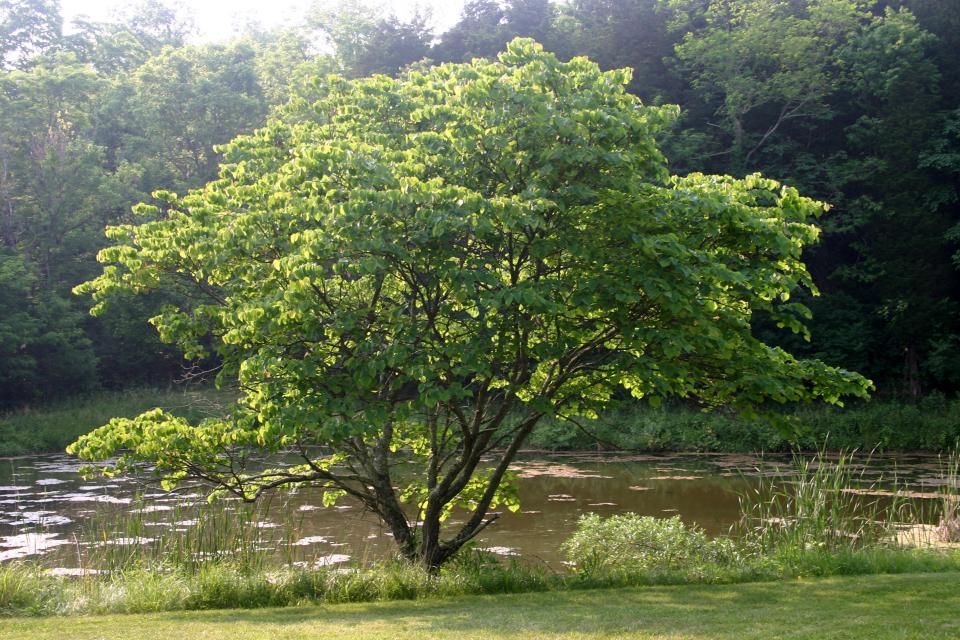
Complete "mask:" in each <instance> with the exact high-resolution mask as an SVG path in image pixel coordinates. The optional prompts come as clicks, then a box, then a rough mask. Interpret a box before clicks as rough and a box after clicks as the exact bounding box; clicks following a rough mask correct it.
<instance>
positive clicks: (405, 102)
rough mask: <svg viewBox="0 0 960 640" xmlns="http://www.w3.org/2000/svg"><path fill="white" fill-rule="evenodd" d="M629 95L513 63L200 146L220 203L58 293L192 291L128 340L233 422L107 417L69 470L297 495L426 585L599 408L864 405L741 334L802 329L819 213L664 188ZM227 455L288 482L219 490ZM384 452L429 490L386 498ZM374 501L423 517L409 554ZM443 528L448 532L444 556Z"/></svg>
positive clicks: (649, 118)
mask: <svg viewBox="0 0 960 640" xmlns="http://www.w3.org/2000/svg"><path fill="white" fill-rule="evenodd" d="M628 81H629V73H628V72H626V71H610V72H602V71H600V70H599V69H598V68H597V66H596V65H594V64H593V63H591V62H590V61H588V60H586V59H584V58H575V59H573V60H572V61H570V62H567V63H564V62H561V61H559V60H558V59H557V58H556V57H555V56H553V55H551V54H546V53H544V52H543V51H542V49H541V48H540V47H539V46H538V45H536V44H535V43H533V42H532V41H529V40H515V41H514V42H512V43H511V44H510V45H509V46H508V48H507V51H506V52H504V53H503V54H501V55H500V57H499V60H498V61H496V62H491V61H485V60H475V61H473V62H472V63H470V64H462V65H443V66H439V67H434V68H431V69H429V70H427V71H424V72H420V71H411V72H409V73H408V74H406V75H404V76H402V77H401V78H400V79H398V80H391V79H389V78H387V77H385V76H375V77H373V78H369V79H363V80H356V81H346V80H343V79H341V78H338V77H334V76H331V77H328V78H327V79H326V80H325V81H324V84H323V93H322V95H321V96H320V97H319V99H318V100H317V101H316V102H314V103H313V104H311V105H307V104H304V103H302V102H298V103H291V105H290V107H289V108H288V110H287V111H286V112H283V111H282V112H281V113H280V116H279V117H278V118H276V119H274V120H272V121H271V122H270V123H269V124H268V126H267V127H265V128H264V129H261V130H259V131H257V132H256V133H254V134H252V135H249V136H243V137H240V138H238V139H237V140H235V141H234V142H232V143H230V144H229V145H225V146H224V147H223V151H224V153H225V156H226V163H225V164H224V166H223V167H222V168H221V173H220V175H221V177H220V179H219V180H217V181H214V182H211V183H209V184H208V185H207V186H206V187H204V188H203V189H201V190H196V191H192V192H190V193H189V194H187V195H186V196H184V197H178V196H176V195H174V194H171V193H160V192H158V193H156V194H155V196H156V197H157V198H158V199H161V200H163V201H165V202H166V207H165V210H164V211H160V210H159V209H157V208H155V207H149V206H147V205H142V206H141V207H140V208H139V209H138V211H139V213H140V214H141V215H143V216H145V217H148V218H155V219H153V220H151V221H148V222H145V223H143V224H139V225H123V226H116V227H112V228H111V229H110V230H109V231H108V234H109V236H110V237H111V238H112V239H113V240H114V241H115V242H116V244H115V245H114V246H112V247H109V248H107V249H104V250H103V251H102V252H101V253H100V259H101V261H103V262H105V263H108V266H106V267H105V269H104V272H103V274H102V275H101V276H100V277H98V278H96V279H94V280H92V281H89V282H87V283H85V284H83V285H81V286H80V287H78V288H77V291H78V292H81V293H89V294H92V295H93V297H94V300H95V302H96V306H95V307H94V313H95V314H96V313H99V312H101V311H102V310H103V309H104V308H105V305H107V304H108V303H109V302H110V301H111V299H113V298H115V297H116V295H117V294H131V293H142V292H148V291H152V290H157V289H161V290H163V289H167V290H170V289H173V288H175V287H176V288H178V289H177V290H182V291H184V293H186V292H187V291H190V290H192V294H193V297H191V298H184V300H187V299H189V300H191V301H193V300H199V301H200V302H198V303H193V302H191V304H179V305H171V306H169V307H167V308H165V309H164V310H163V312H162V313H161V314H160V315H158V316H156V317H155V318H153V320H152V322H153V324H154V325H155V326H156V327H157V329H158V331H159V333H160V336H161V338H162V339H163V340H165V341H168V342H174V343H176V344H178V346H179V347H180V348H181V349H183V351H184V352H185V354H186V356H187V357H188V358H195V357H203V356H205V355H207V353H208V346H207V345H208V344H210V345H212V347H213V349H215V350H216V353H217V355H218V356H219V358H221V359H222V361H223V362H224V369H223V371H222V372H221V374H220V377H221V379H222V380H226V379H229V378H231V377H234V376H236V378H237V379H238V381H239V383H240V386H241V388H243V389H244V398H243V401H242V402H241V403H239V404H238V405H237V407H236V411H235V413H234V414H233V415H232V416H231V417H229V418H228V419H226V420H207V421H204V422H201V423H200V424H188V423H187V422H186V421H184V420H181V419H179V418H174V417H171V416H168V415H166V414H164V413H163V412H160V411H156V412H150V413H147V414H143V415H142V416H140V417H138V418H135V419H133V420H130V419H117V420H114V421H112V422H111V423H110V424H109V425H107V426H105V427H103V428H102V429H99V430H97V431H95V432H93V433H91V434H89V435H87V436H84V437H82V438H81V439H80V440H79V441H78V442H77V443H76V444H75V445H73V446H72V447H71V449H70V450H71V451H72V452H75V453H77V454H79V455H81V456H82V457H84V458H87V459H91V460H107V459H110V458H113V457H114V456H116V455H118V454H119V455H120V457H119V459H118V461H117V462H116V464H115V465H114V466H115V467H116V468H120V469H122V468H126V467H128V466H129V465H130V464H133V463H139V462H150V463H151V464H153V465H154V466H155V468H156V470H157V471H158V472H159V473H161V474H163V475H164V476H165V478H166V481H167V482H170V483H173V482H175V481H177V480H178V479H180V478H183V477H184V476H185V475H186V474H187V473H188V472H189V471H190V470H197V469H205V470H208V471H205V472H204V475H205V476H206V477H207V478H208V479H211V478H212V479H213V480H214V481H215V482H216V483H217V484H218V485H219V486H220V488H221V489H222V490H225V491H228V492H231V493H233V494H235V495H237V496H242V497H244V498H246V499H252V498H255V497H256V496H258V495H260V494H261V493H263V492H264V491H267V490H269V489H272V488H275V487H278V486H283V485H290V484H297V483H300V482H319V483H322V484H323V485H324V486H326V487H328V488H330V489H334V490H338V491H342V492H345V493H347V494H349V495H352V496H354V497H357V498H359V499H361V500H362V501H364V502H365V503H366V504H368V505H370V506H372V507H373V508H374V509H375V510H376V511H377V512H378V513H379V514H380V515H381V516H382V517H383V518H384V519H385V520H386V521H387V522H388V523H389V524H390V526H391V528H392V532H393V534H394V536H395V538H396V540H397V541H398V544H400V546H401V549H403V550H404V551H405V553H407V554H408V555H412V554H414V553H416V554H424V555H425V556H431V557H430V559H429V560H428V562H431V563H434V562H435V563H436V564H439V563H440V562H442V561H443V560H444V559H445V558H446V557H448V556H449V555H450V554H452V553H453V552H455V551H456V550H457V549H458V548H459V547H460V546H461V545H462V544H463V543H464V542H466V541H467V540H469V539H470V538H471V537H473V535H475V534H476V533H477V532H478V531H479V530H480V529H481V528H482V527H483V526H485V521H484V517H485V515H486V512H487V510H488V509H489V508H490V507H492V506H493V505H495V504H498V503H499V504H505V505H509V504H510V502H511V501H510V499H509V496H508V493H507V491H508V489H507V488H506V487H507V486H508V485H505V484H504V483H503V482H502V481H503V479H504V477H505V472H506V468H507V466H508V465H509V462H510V460H511V459H512V457H513V455H514V454H515V453H516V451H517V449H518V448H519V446H520V445H521V444H522V443H523V442H524V440H525V439H526V438H527V436H528V435H529V433H530V432H531V431H532V430H533V429H534V428H535V426H536V424H537V422H538V421H539V420H540V418H541V417H543V416H545V415H546V416H554V417H557V416H562V415H584V416H591V415H595V413H596V411H597V410H599V409H602V408H603V407H604V406H605V405H606V403H607V401H608V399H609V398H610V396H611V394H613V393H615V392H617V391H618V390H619V389H622V388H626V389H629V390H630V391H631V393H632V394H633V395H634V396H635V397H638V398H640V397H646V396H650V397H653V398H659V397H664V396H680V397H696V398H699V399H701V400H702V401H703V402H706V403H709V404H735V405H737V406H740V407H741V408H743V409H745V410H751V409H752V407H754V406H759V405H761V404H763V403H764V402H767V401H772V402H775V403H785V402H796V401H810V400H824V401H826V402H829V403H840V401H841V397H842V396H844V395H848V394H854V395H861V396H862V395H865V394H866V391H867V389H868V388H869V387H870V383H869V382H868V381H866V380H865V379H863V378H862V377H860V376H859V375H857V374H855V373H851V372H848V371H845V370H842V369H838V368H833V367H828V366H826V365H824V364H823V363H821V362H818V361H813V360H797V359H796V358H794V357H793V356H791V355H790V354H788V353H787V352H785V351H783V350H781V349H777V348H773V347H770V346H768V345H766V344H764V343H763V342H761V341H760V340H758V339H757V338H756V337H755V336H754V335H753V333H752V330H751V321H752V318H753V316H754V314H755V313H758V312H764V313H766V314H767V315H768V316H769V317H772V318H773V319H774V320H775V321H776V322H777V323H778V324H779V326H781V327H784V328H785V329H787V330H790V331H793V332H796V333H800V334H803V333H804V331H805V329H804V325H803V322H804V320H805V319H806V318H807V317H808V312H807V311H806V309H805V308H804V307H803V306H802V305H798V304H795V303H791V302H788V301H789V299H790V296H791V294H792V293H793V292H794V291H795V290H798V289H801V288H806V289H810V290H814V286H813V283H812V281H811V280H810V277H809V274H808V273H807V271H806V268H805V267H804V265H803V263H802V261H801V253H802V251H803V248H804V246H805V245H808V244H810V243H812V242H813V241H814V240H815V239H816V237H817V228H816V227H815V226H813V225H812V224H811V222H810V218H812V217H814V216H817V215H819V213H820V212H821V211H822V209H823V205H822V204H820V203H818V202H815V201H813V200H809V199H806V198H803V197H802V196H800V195H799V194H798V193H797V192H796V190H794V189H792V188H789V187H784V186H782V185H780V184H778V183H777V182H775V181H773V180H769V179H765V178H762V177H760V176H758V175H753V176H749V177H747V178H746V179H743V180H736V179H733V178H729V177H716V176H704V175H701V174H693V175H690V176H687V177H683V178H678V177H674V178H671V177H670V176H669V175H668V173H667V170H666V167H665V164H664V159H663V157H662V155H661V154H660V153H659V151H658V150H657V147H656V143H655V139H654V135H655V133H656V132H657V131H658V130H660V129H661V128H662V127H663V126H664V125H665V124H666V123H667V122H668V121H669V120H670V118H671V117H672V115H673V114H674V109H673V108H670V107H661V108H657V107H646V106H643V105H642V104H640V103H639V101H638V100H637V99H636V98H634V97H633V96H631V95H629V94H628V93H627V92H626V91H625V88H624V87H625V85H626V83H627V82H628ZM285 114H286V115H285ZM185 284H186V285H187V286H188V287H190V288H189V289H182V287H184V285H185ZM207 336H212V338H213V340H212V342H207V341H206V338H207ZM508 415H509V416H511V418H512V419H513V418H515V419H516V422H514V423H512V425H511V426H509V427H506V428H505V429H503V430H500V429H499V427H500V426H501V425H502V424H504V419H505V418H506V417H507V416H508ZM495 435H497V437H496V438H495V437H494V436H495ZM316 447H322V448H323V450H326V451H335V452H340V453H344V454H346V455H347V456H348V460H349V464H348V465H347V468H349V469H350V472H349V473H343V472H341V471H340V469H339V468H337V467H330V466H329V465H326V466H325V465H323V464H321V461H322V460H323V457H322V456H317V455H316V454H313V453H311V451H312V450H313V449H314V448H316ZM504 447H505V450H504V453H502V454H501V455H500V456H499V457H498V462H497V464H496V465H495V466H494V468H493V469H492V470H491V471H490V472H489V475H488V476H484V477H482V478H480V477H478V476H476V475H475V469H476V468H477V464H478V462H479V460H480V458H481V456H483V455H485V454H487V453H489V452H491V451H492V450H495V449H502V448H504ZM243 448H255V449H259V450H260V451H261V452H263V453H267V454H269V453H276V452H279V451H282V450H288V449H292V450H294V451H297V452H298V453H299V455H301V456H302V458H303V463H302V466H300V467H294V468H291V469H270V470H262V471H257V472H253V473H250V474H247V475H238V474H234V473H226V474H222V473H220V472H219V471H218V469H224V468H234V467H233V466H232V462H231V461H232V460H233V459H234V458H235V457H236V456H237V455H238V451H240V450H242V449H243ZM401 449H403V450H404V452H403V454H402V455H414V456H416V457H418V458H419V463H420V464H421V465H422V466H421V468H422V469H424V470H425V471H426V477H424V478H422V479H417V480H415V481H414V482H415V484H414V485H408V486H401V487H400V488H399V492H397V490H395V489H394V485H395V484H396V483H397V482H399V479H397V478H391V475H390V469H389V467H390V464H391V463H390V460H391V458H392V457H393V456H395V455H396V454H397V452H398V450H401ZM398 496H402V497H406V498H407V499H413V498H417V505H418V507H419V508H420V509H422V510H423V511H424V522H425V523H426V524H425V526H424V530H425V531H426V533H427V536H426V537H422V538H419V539H420V540H421V543H420V544H421V550H420V551H417V552H414V551H412V548H411V545H413V544H415V539H417V538H418V535H419V534H416V533H415V532H413V531H412V530H411V528H410V526H409V524H408V523H407V519H406V516H405V515H403V514H402V512H401V511H400V509H399V503H398ZM453 505H461V506H465V507H467V508H469V509H470V510H471V511H472V514H473V515H472V516H471V517H470V518H469V519H468V521H467V523H466V524H465V525H463V527H462V528H461V530H460V532H459V533H457V534H456V535H455V536H454V537H453V538H451V539H450V540H448V541H446V542H442V543H441V542H439V541H438V540H437V539H434V536H436V535H438V530H439V521H440V520H442V519H443V518H444V517H445V515H446V514H447V513H449V510H450V508H451V507H452V506H453ZM432 554H437V555H436V556H435V557H433V556H432ZM424 555H420V556H418V557H424Z"/></svg>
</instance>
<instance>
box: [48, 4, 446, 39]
mask: <svg viewBox="0 0 960 640" xmlns="http://www.w3.org/2000/svg"><path fill="white" fill-rule="evenodd" d="M333 1H334V2H335V0H333ZM60 4H61V7H62V11H63V17H64V23H65V25H69V23H70V21H71V20H73V19H74V18H76V17H78V16H81V15H82V16H86V17H87V18H91V19H93V20H95V21H101V20H108V19H110V18H111V17H112V16H113V15H114V14H116V13H117V11H118V10H119V9H122V8H123V7H124V6H128V5H130V4H135V2H133V0H60ZM168 4H173V5H179V6H181V7H183V8H184V9H185V10H186V12H187V13H188V14H191V15H192V16H193V19H194V21H195V22H196V25H197V31H198V39H199V40H200V41H203V42H218V41H223V40H227V39H229V38H230V37H232V36H233V35H236V33H237V32H238V31H242V28H243V26H244V25H246V24H249V23H251V22H256V23H259V24H261V25H262V26H264V27H267V28H269V27H277V26H283V25H285V24H295V23H297V22H298V18H299V16H300V15H302V13H303V11H304V10H305V9H306V8H307V7H309V6H310V5H311V4H313V0H179V1H176V0H175V1H174V2H170V3H168ZM376 5H377V6H384V7H387V8H389V9H391V10H392V11H393V12H394V13H396V14H397V16H399V17H402V18H403V17H407V16H409V15H411V14H412V13H413V12H414V11H415V10H416V8H417V7H419V8H421V9H427V10H428V11H429V12H430V15H431V16H432V24H433V26H434V28H435V30H436V33H440V32H441V31H443V30H444V29H445V28H447V27H450V26H452V25H453V24H454V23H455V22H456V20H457V16H458V15H459V13H460V8H461V7H462V6H463V0H381V1H379V2H377V3H376ZM67 30H68V31H69V26H68V27H67Z"/></svg>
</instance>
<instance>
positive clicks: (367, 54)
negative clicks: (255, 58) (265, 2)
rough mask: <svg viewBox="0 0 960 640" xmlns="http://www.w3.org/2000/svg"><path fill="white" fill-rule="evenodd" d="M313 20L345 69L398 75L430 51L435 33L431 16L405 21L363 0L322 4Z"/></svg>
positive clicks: (352, 73)
mask: <svg viewBox="0 0 960 640" xmlns="http://www.w3.org/2000/svg"><path fill="white" fill-rule="evenodd" d="M309 22H310V23H311V24H312V25H313V26H314V27H315V28H316V29H317V30H318V31H320V33H322V34H323V37H324V38H325V39H326V41H327V42H328V43H329V44H330V45H332V47H333V49H334V50H335V51H336V58H337V61H338V62H339V64H340V67H341V69H342V70H343V73H344V74H346V75H347V76H350V77H358V76H369V75H373V74H374V73H384V74H387V75H396V74H397V73H398V72H399V71H400V70H401V69H402V68H403V67H405V66H407V65H409V64H412V63H414V62H417V61H419V60H421V59H423V58H425V57H427V54H429V53H430V39H431V37H432V34H431V32H430V28H429V27H428V26H427V16H425V15H421V14H417V15H414V16H413V17H412V18H410V19H409V20H407V21H403V20H401V19H400V18H398V17H397V16H396V15H393V14H386V13H384V11H383V9H382V8H379V7H377V6H376V5H374V4H372V3H370V2H366V1H363V0H351V1H350V2H337V3H335V4H328V5H326V6H318V7H317V8H316V9H315V11H314V13H313V15H311V16H310V19H309Z"/></svg>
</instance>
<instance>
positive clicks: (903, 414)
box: [529, 396, 960, 453]
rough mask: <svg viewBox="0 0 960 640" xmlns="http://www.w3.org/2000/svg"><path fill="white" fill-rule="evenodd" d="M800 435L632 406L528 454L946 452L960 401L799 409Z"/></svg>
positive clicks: (568, 430) (547, 435) (556, 429)
mask: <svg viewBox="0 0 960 640" xmlns="http://www.w3.org/2000/svg"><path fill="white" fill-rule="evenodd" d="M786 415H788V416H789V417H790V422H791V423H792V426H793V428H794V430H795V433H792V434H785V433H783V432H781V431H779V430H777V429H776V428H774V427H773V426H771V425H769V424H767V423H764V422H761V421H754V420H747V419H744V418H742V417H740V416H737V415H734V414H732V413H724V412H713V413H702V412H700V411H696V410H693V409H687V408H681V407H666V406H665V407H663V408H658V409H654V408H651V407H649V406H646V405H640V404H630V405H626V406H624V407H622V408H620V409H619V410H616V411H612V412H610V413H609V414H607V415H605V416H603V417H602V418H601V419H599V420H584V421H579V422H580V425H581V427H582V428H580V427H578V426H574V425H573V424H571V423H569V422H562V421H550V422H547V423H546V424H544V425H543V426H542V427H541V428H539V429H538V430H537V431H536V432H535V433H534V434H533V437H532V439H531V440H530V442H529V446H531V447H535V448H540V449H548V450H584V449H595V448H596V447H598V446H599V447H601V448H606V449H623V450H636V451H704V452H710V451H717V452H730V453H738V452H743V453H753V452H757V451H767V452H776V451H791V450H795V449H796V448H800V449H803V450H806V451H818V450H821V449H823V448H827V449H830V450H834V451H836V450H841V449H843V450H848V451H849V450H852V449H859V450H861V451H872V450H879V451H942V450H945V449H948V448H950V447H953V446H954V445H955V444H956V443H957V441H958V439H960V400H950V399H946V398H944V397H943V396H930V397H928V398H926V399H924V400H923V401H921V402H920V403H917V404H909V403H902V402H896V401H882V400H873V401H870V402H866V403H851V404H850V405H849V406H847V407H845V408H842V409H840V408H834V407H826V406H810V407H797V408H793V409H790V410H788V411H786Z"/></svg>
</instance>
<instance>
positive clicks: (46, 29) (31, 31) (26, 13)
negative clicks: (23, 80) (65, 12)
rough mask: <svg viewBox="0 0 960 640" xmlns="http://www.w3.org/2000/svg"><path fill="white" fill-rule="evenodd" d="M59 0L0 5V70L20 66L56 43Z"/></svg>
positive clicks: (59, 26)
mask: <svg viewBox="0 0 960 640" xmlns="http://www.w3.org/2000/svg"><path fill="white" fill-rule="evenodd" d="M62 29H63V20H62V19H61V18H60V2H59V0H3V1H2V2H0V68H10V67H21V66H23V65H25V64H28V63H29V62H30V60H31V59H32V58H33V57H34V56H36V55H38V54H40V53H42V52H44V51H48V50H50V49H52V48H55V47H56V45H58V44H59V41H60V38H61V31H62Z"/></svg>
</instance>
